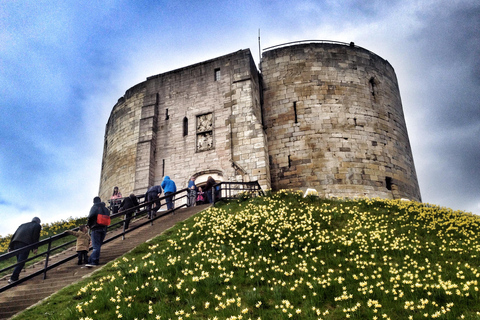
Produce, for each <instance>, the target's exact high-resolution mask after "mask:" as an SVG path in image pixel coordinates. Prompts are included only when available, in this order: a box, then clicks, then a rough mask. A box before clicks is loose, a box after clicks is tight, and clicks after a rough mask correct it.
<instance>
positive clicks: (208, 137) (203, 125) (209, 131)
mask: <svg viewBox="0 0 480 320" xmlns="http://www.w3.org/2000/svg"><path fill="white" fill-rule="evenodd" d="M196 131H197V132H196V134H197V152H198V151H206V150H210V149H213V113H207V114H202V115H199V116H197V125H196Z"/></svg>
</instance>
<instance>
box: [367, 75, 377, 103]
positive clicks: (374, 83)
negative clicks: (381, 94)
mask: <svg viewBox="0 0 480 320" xmlns="http://www.w3.org/2000/svg"><path fill="white" fill-rule="evenodd" d="M368 83H369V84H370V93H371V94H372V97H373V98H375V96H376V95H377V81H375V78H373V77H372V78H370V80H369V81H368Z"/></svg>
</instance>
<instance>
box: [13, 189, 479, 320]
mask: <svg viewBox="0 0 480 320" xmlns="http://www.w3.org/2000/svg"><path fill="white" fill-rule="evenodd" d="M247 198H248V197H246V198H245V199H243V201H235V202H230V203H226V204H225V203H223V204H221V205H219V206H216V207H214V208H210V209H208V210H206V211H204V212H202V213H200V214H198V215H197V216H195V217H193V218H191V219H189V220H187V221H185V222H183V223H180V224H178V225H177V226H175V227H174V228H172V229H170V230H169V231H168V232H166V233H165V234H163V235H161V236H159V237H157V238H155V239H154V240H152V241H150V242H149V243H145V244H142V245H140V246H139V247H137V248H136V249H135V250H133V251H132V252H130V253H129V254H127V255H125V256H123V257H121V258H119V259H117V260H116V261H114V262H111V263H109V264H107V265H106V266H105V267H104V268H102V269H100V270H98V271H97V272H95V273H94V274H93V275H92V277H90V278H88V279H85V280H83V281H81V282H80V283H78V284H75V285H73V286H70V287H68V288H65V289H63V290H62V291H60V292H59V293H58V294H55V295H54V296H52V297H51V298H49V299H47V300H45V301H44V302H42V303H41V304H40V305H38V306H36V307H35V308H32V309H29V310H27V311H25V312H24V313H22V314H21V315H19V316H17V317H15V318H14V319H16V320H19V319H62V320H63V319H83V320H86V319H118V318H123V319H139V320H140V319H230V320H233V319H348V318H351V319H430V318H440V319H480V316H479V314H480V303H479V298H480V297H479V292H478V287H479V285H478V278H479V277H480V272H479V270H478V264H479V263H478V253H477V252H478V251H479V249H480V239H479V236H478V235H477V233H478V227H479V223H480V220H479V218H478V217H476V216H473V215H471V214H468V213H463V212H458V211H452V210H450V209H445V208H439V207H434V206H430V205H423V204H419V203H415V202H404V201H393V200H380V199H373V200H371V199H360V200H356V201H346V200H345V201H344V200H337V201H333V200H325V199H319V198H317V197H314V196H309V197H307V198H302V195H301V193H297V192H290V191H280V192H278V193H275V194H271V193H269V194H268V195H267V196H265V197H260V198H255V199H247Z"/></svg>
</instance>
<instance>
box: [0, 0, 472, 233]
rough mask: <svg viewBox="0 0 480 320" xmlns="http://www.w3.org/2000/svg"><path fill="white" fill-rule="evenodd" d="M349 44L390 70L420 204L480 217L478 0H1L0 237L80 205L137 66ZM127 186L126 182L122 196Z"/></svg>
mask: <svg viewBox="0 0 480 320" xmlns="http://www.w3.org/2000/svg"><path fill="white" fill-rule="evenodd" d="M259 29H260V32H261V47H262V48H266V47H269V46H273V45H277V44H282V43H285V42H291V41H297V40H334V41H342V42H347V43H348V42H351V41H354V42H355V44H357V45H359V46H361V47H364V48H366V49H369V50H370V51H373V52H375V53H376V54H378V55H379V56H381V57H382V58H384V59H386V60H388V61H389V62H390V63H391V65H392V66H393V67H394V68H395V71H396V74H397V77H398V82H399V86H400V92H401V95H402V102H403V108H404V112H405V117H406V121H407V127H408V130H409V135H410V142H411V144H412V149H413V156H414V160H415V165H416V169H417V176H418V180H419V183H420V190H421V193H422V198H423V201H424V202H428V203H432V204H437V205H440V206H445V207H450V208H452V209H455V210H465V211H469V212H473V213H475V214H480V193H479V191H480V105H479V104H480V2H478V0H436V1H432V0H419V1H412V0H401V1H400V0H399V1H397V0H392V1H385V0H370V1H364V0H346V1H339V0H325V1H302V0H297V1H291V0H282V1H273V0H263V1H261V0H243V1H220V0H217V1H202V0H184V1H177V0H168V1H163V0H158V1H153V0H152V1H146V0H142V1H133V0H131V1H129V0H119V1H115V0H102V1H96V0H91V1H73V0H61V1H59V0H48V1H43V0H22V1H12V0H0V111H1V117H0V219H1V223H0V235H3V236H5V235H7V234H9V233H13V232H14V231H15V229H16V228H17V226H18V225H19V224H21V223H23V222H27V221H30V220H31V219H32V217H33V216H39V217H40V218H41V219H42V222H55V221H60V220H62V219H67V218H68V217H81V216H86V215H87V214H88V210H89V208H90V206H91V203H92V198H93V196H95V195H96V194H97V193H98V189H99V180H100V166H101V158H102V150H103V136H104V130H105V124H106V122H107V119H108V116H109V114H110V111H111V110H112V107H113V106H114V105H115V103H116V101H117V100H118V98H120V97H121V96H123V94H124V93H125V91H126V90H127V89H129V88H130V87H132V86H134V85H135V84H137V83H139V82H142V81H144V80H145V79H146V77H148V76H151V75H155V74H159V73H163V72H166V71H170V70H173V69H176V68H180V67H184V66H187V65H190V64H193V63H197V62H201V61H204V60H207V59H211V58H215V57H218V56H220V55H224V54H228V53H231V52H234V51H237V50H239V49H246V48H250V50H251V51H252V54H253V56H254V57H255V59H256V62H257V63H258V56H259V52H258V51H259V49H258V48H259V45H258V32H259ZM128 192H129V191H128V190H124V193H128Z"/></svg>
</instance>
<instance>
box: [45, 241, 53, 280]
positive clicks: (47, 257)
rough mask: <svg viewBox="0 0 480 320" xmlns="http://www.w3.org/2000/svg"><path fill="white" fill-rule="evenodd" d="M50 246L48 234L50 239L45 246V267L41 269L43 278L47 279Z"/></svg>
mask: <svg viewBox="0 0 480 320" xmlns="http://www.w3.org/2000/svg"><path fill="white" fill-rule="evenodd" d="M51 247H52V237H51V236H50V241H49V242H48V248H47V255H46V256H45V268H44V269H43V280H45V279H47V268H48V259H49V257H50V248H51Z"/></svg>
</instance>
